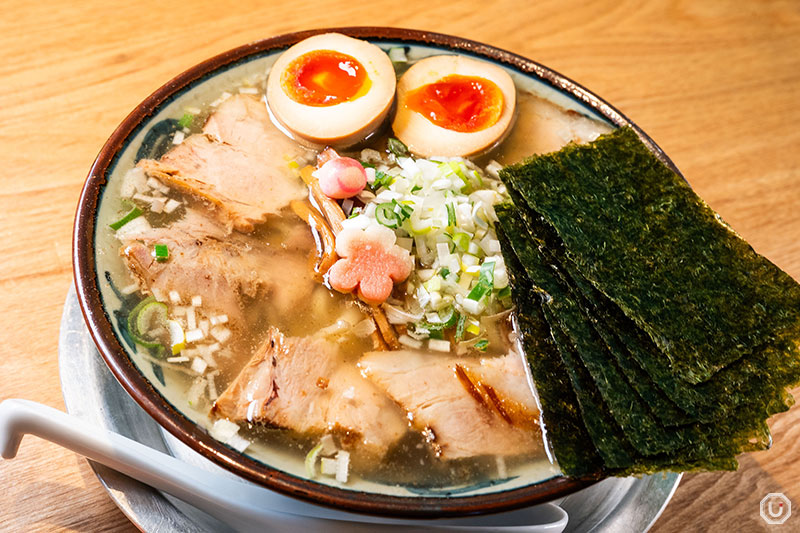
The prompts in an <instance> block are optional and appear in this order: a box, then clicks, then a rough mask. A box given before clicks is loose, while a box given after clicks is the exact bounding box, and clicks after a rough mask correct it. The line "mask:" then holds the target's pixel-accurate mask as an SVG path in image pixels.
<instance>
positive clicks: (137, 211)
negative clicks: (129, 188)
mask: <svg viewBox="0 0 800 533" xmlns="http://www.w3.org/2000/svg"><path fill="white" fill-rule="evenodd" d="M141 215H142V210H141V209H139V208H138V207H136V206H134V207H133V209H131V210H130V211H128V213H127V214H126V215H125V216H124V217H122V218H121V219H119V220H117V221H116V222H113V223H111V224H109V225H108V226H109V227H110V228H111V229H113V230H114V231H117V230H118V229H119V228H121V227H122V226H124V225H125V224H127V223H128V222H130V221H131V220H133V219H134V218H137V217H139V216H141Z"/></svg>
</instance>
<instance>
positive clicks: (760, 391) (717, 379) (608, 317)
mask: <svg viewBox="0 0 800 533" xmlns="http://www.w3.org/2000/svg"><path fill="white" fill-rule="evenodd" d="M503 174H504V176H503V177H504V178H505V179H506V184H507V186H508V188H509V192H510V193H511V194H512V197H514V199H515V201H516V202H517V205H518V206H521V207H523V208H524V209H521V211H522V214H523V215H525V214H526V213H527V214H529V216H528V219H533V221H534V222H535V224H534V225H536V226H537V228H536V229H537V235H541V236H544V240H547V241H548V246H549V248H550V251H551V252H552V249H554V248H555V249H556V250H558V247H554V246H552V242H553V237H552V236H553V235H555V236H556V238H555V240H556V241H558V242H559V243H560V239H558V238H557V234H556V233H555V230H554V229H553V228H552V227H551V226H549V224H548V223H547V221H546V220H544V219H543V217H542V216H541V215H540V214H538V213H536V212H535V210H533V209H531V208H530V206H529V205H526V202H525V200H524V199H523V198H521V196H520V195H519V193H518V192H517V189H518V188H521V186H520V181H522V180H521V179H520V178H518V177H517V176H516V175H514V174H512V173H503ZM527 178H530V176H528V177H527ZM541 230H544V231H543V233H541V234H540V233H539V232H540V231H541ZM548 236H549V237H550V238H549V239H548V238H547V237H548ZM559 246H560V247H561V248H562V249H563V243H562V244H560V245H559ZM555 255H557V256H558V257H557V259H558V260H560V267H561V268H562V270H565V271H567V272H568V273H569V274H570V276H571V277H572V278H573V281H574V282H575V285H577V286H578V288H579V289H580V292H582V293H583V296H584V298H583V301H584V303H587V302H588V303H591V304H592V305H593V309H594V310H595V311H596V314H597V317H598V318H599V319H600V320H601V321H602V322H603V323H605V324H606V325H607V328H598V331H599V332H600V333H601V334H602V336H603V338H604V339H605V340H606V342H609V343H611V340H612V339H610V338H609V334H610V333H609V332H613V334H614V335H615V336H616V337H617V338H618V339H619V340H620V341H622V343H623V344H624V345H625V346H626V347H627V348H628V350H627V351H624V350H613V351H612V353H613V354H614V355H615V356H616V357H617V358H618V362H619V365H620V367H621V368H622V370H623V371H624V372H625V374H626V376H627V377H628V379H629V382H631V383H632V384H633V385H634V387H635V388H636V389H637V392H639V393H640V394H641V395H642V397H643V398H645V400H646V401H647V402H648V404H649V405H651V407H653V408H654V411H655V412H659V411H658V410H657V409H656V408H655V405H653V401H654V399H655V400H656V401H660V400H658V399H657V396H658V393H657V391H653V390H652V387H651V385H649V384H648V385H643V384H646V383H648V381H649V380H642V378H643V377H644V376H643V372H642V371H644V372H646V373H647V374H648V375H649V376H650V377H651V378H652V381H653V382H655V384H656V385H657V386H658V388H660V389H661V390H663V391H664V392H665V393H666V395H667V396H668V397H669V398H671V399H672V400H673V401H674V402H675V403H676V404H677V405H678V406H679V407H680V408H681V409H682V410H684V411H686V412H687V413H689V414H690V415H691V416H692V417H693V418H695V419H697V420H699V421H703V422H710V421H714V420H719V419H721V418H723V417H727V416H729V415H730V414H731V412H732V411H733V410H734V409H738V411H739V412H747V413H752V416H753V417H756V418H758V417H768V416H771V415H773V414H775V413H778V412H782V411H785V410H786V409H788V407H789V406H790V405H792V403H793V398H792V396H791V395H790V394H788V393H787V392H786V388H787V386H792V385H794V384H796V383H798V381H800V357H798V351H799V350H798V346H797V341H796V340H794V339H793V338H791V336H789V338H787V339H784V340H782V341H781V343H780V344H779V345H777V346H773V347H766V348H762V349H761V350H760V351H758V350H757V351H756V352H755V353H754V354H753V355H751V356H750V357H749V358H742V359H740V360H738V361H736V362H735V363H734V364H732V365H729V366H728V367H726V368H724V369H723V370H722V371H720V372H718V373H717V374H715V375H714V377H713V378H712V379H710V380H709V381H706V382H704V383H701V384H699V385H695V386H693V385H691V384H689V383H687V382H685V381H684V380H682V379H680V378H678V377H676V376H675V375H674V372H673V369H672V368H671V366H670V364H669V361H667V360H666V358H665V357H664V356H663V354H662V353H661V351H660V350H659V349H658V347H657V346H655V344H654V343H653V341H652V339H650V337H648V336H647V335H646V334H645V333H644V332H643V331H642V330H640V329H639V328H638V327H636V325H635V324H634V323H633V322H632V321H631V320H630V319H629V318H628V317H627V316H625V315H624V313H623V312H622V310H621V309H619V308H618V307H617V306H616V305H615V304H614V303H613V302H611V301H610V300H608V299H607V298H605V296H604V295H603V294H602V293H601V292H600V291H598V290H597V289H596V288H594V286H593V285H591V284H590V283H588V282H586V280H585V279H583V277H582V276H581V275H580V273H579V272H578V269H577V267H576V266H575V265H574V263H573V262H572V260H571V259H570V258H569V257H568V256H567V254H566V253H565V252H563V251H562V252H561V253H560V254H555ZM627 356H632V357H633V359H634V360H635V363H634V362H633V361H631V360H630V358H629V357H627ZM640 369H641V370H640ZM648 388H649V389H651V390H650V394H652V396H650V397H648V396H647V394H648V391H647V390H646V389H648ZM739 406H747V408H746V409H739ZM759 406H760V407H761V410H759V409H758V407H759ZM659 418H661V419H662V420H665V413H661V415H660V416H659ZM665 421H666V422H667V424H668V425H672V422H674V421H675V420H673V419H672V417H671V416H669V417H667V419H666V420H665Z"/></svg>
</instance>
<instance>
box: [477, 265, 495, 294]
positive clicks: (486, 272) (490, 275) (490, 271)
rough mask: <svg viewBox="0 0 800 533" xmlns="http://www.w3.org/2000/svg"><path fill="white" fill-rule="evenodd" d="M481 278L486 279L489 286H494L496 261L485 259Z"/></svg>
mask: <svg viewBox="0 0 800 533" xmlns="http://www.w3.org/2000/svg"><path fill="white" fill-rule="evenodd" d="M479 280H485V281H486V283H487V284H488V285H489V288H492V287H493V286H494V261H484V262H483V264H482V265H481V273H480V278H479Z"/></svg>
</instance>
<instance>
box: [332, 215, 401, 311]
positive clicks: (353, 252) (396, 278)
mask: <svg viewBox="0 0 800 533" xmlns="http://www.w3.org/2000/svg"><path fill="white" fill-rule="evenodd" d="M395 242H396V237H395V234H394V232H393V231H392V230H390V229H389V228H384V227H383V226H370V227H368V228H367V229H365V230H361V229H357V228H345V229H343V230H342V231H341V232H340V233H339V235H337V236H336V253H337V254H338V255H339V257H340V259H339V260H338V261H336V263H334V265H333V266H332V267H331V268H330V270H328V283H330V286H331V287H333V288H334V289H336V290H337V291H340V292H351V291H353V290H354V289H355V288H356V287H358V297H359V298H361V299H362V300H363V301H365V302H367V303H370V304H378V303H381V302H384V301H386V299H387V298H388V297H389V295H390V294H391V293H392V288H393V287H394V284H395V283H399V282H401V281H404V280H405V279H406V278H407V277H408V276H409V274H411V269H412V268H413V267H414V261H413V260H412V259H411V254H409V253H408V250H405V249H404V248H401V247H400V246H397V245H396V244H395Z"/></svg>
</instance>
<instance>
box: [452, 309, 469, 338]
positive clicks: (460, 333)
mask: <svg viewBox="0 0 800 533" xmlns="http://www.w3.org/2000/svg"><path fill="white" fill-rule="evenodd" d="M466 324H467V317H466V316H465V315H458V322H457V323H456V337H455V338H456V342H458V341H460V340H461V339H463V338H464V326H465V325H466Z"/></svg>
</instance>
